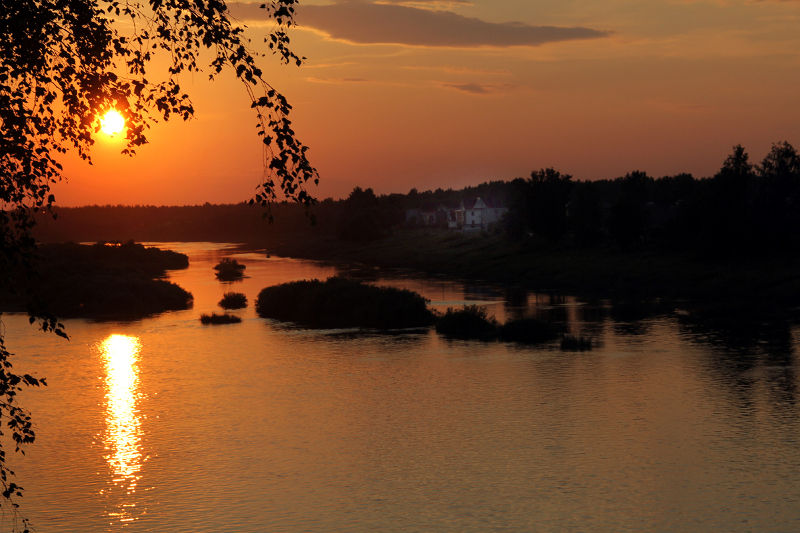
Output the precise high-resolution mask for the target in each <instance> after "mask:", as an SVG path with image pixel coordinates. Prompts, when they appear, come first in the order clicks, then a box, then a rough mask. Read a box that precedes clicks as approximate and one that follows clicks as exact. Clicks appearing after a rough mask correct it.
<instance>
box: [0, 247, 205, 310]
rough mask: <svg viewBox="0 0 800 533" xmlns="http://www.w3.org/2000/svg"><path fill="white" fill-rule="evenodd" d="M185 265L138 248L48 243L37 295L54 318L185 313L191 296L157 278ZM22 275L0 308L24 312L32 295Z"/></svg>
mask: <svg viewBox="0 0 800 533" xmlns="http://www.w3.org/2000/svg"><path fill="white" fill-rule="evenodd" d="M188 266H189V259H188V257H187V256H186V255H184V254H180V253H177V252H172V251H169V250H160V249H158V248H145V247H144V246H142V245H141V244H135V243H133V242H128V243H97V244H94V245H80V244H74V243H66V244H51V245H48V246H44V247H42V249H41V257H40V260H39V264H38V272H39V274H40V275H41V279H40V281H38V282H37V283H35V284H34V286H38V287H39V295H40V296H41V297H42V298H43V300H44V301H45V302H46V303H47V304H49V305H50V306H51V307H52V308H53V310H54V312H55V313H56V315H58V316H59V317H65V318H69V317H92V318H100V317H125V318H141V317H144V316H147V315H152V314H155V313H160V312H163V311H170V310H180V309H187V308H189V307H190V306H191V304H192V300H193V298H192V294H191V293H189V292H187V291H186V290H184V289H183V288H181V287H179V286H178V285H175V284H174V283H170V282H168V281H165V280H162V279H155V278H158V277H162V276H164V275H165V274H166V271H167V270H174V269H182V268H187V267H188ZM29 285H30V281H29V280H27V279H26V278H25V277H24V276H22V275H21V274H20V275H18V276H17V278H16V283H15V287H16V288H17V292H18V294H16V295H15V294H13V291H10V290H4V291H2V292H0V309H1V310H4V311H23V310H25V309H26V306H27V305H28V303H29V302H30V301H32V298H33V297H34V296H35V294H36V293H32V292H28V290H27V289H26V287H28V286H29Z"/></svg>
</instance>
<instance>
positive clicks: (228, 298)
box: [218, 292, 247, 309]
mask: <svg viewBox="0 0 800 533" xmlns="http://www.w3.org/2000/svg"><path fill="white" fill-rule="evenodd" d="M218 305H219V306H220V307H222V308H223V309H244V308H245V307H247V296H245V295H244V294H242V293H241V292H226V293H225V294H223V295H222V300H220V301H219V304H218Z"/></svg>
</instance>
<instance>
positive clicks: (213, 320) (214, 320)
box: [200, 313, 242, 324]
mask: <svg viewBox="0 0 800 533" xmlns="http://www.w3.org/2000/svg"><path fill="white" fill-rule="evenodd" d="M241 321H242V319H241V318H240V317H238V316H236V315H229V314H228V313H222V314H221V315H218V314H217V313H211V314H210V315H207V314H205V313H203V314H202V315H200V322H202V323H203V324H238V323H239V322H241Z"/></svg>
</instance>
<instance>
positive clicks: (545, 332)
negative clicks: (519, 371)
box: [436, 305, 561, 344]
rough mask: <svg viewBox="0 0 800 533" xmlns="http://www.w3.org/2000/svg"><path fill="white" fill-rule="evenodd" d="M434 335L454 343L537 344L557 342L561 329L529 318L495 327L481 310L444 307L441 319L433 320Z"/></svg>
mask: <svg viewBox="0 0 800 533" xmlns="http://www.w3.org/2000/svg"><path fill="white" fill-rule="evenodd" d="M436 332H437V333H439V334H441V335H444V336H445V337H450V338H455V339H476V340H483V341H491V340H501V341H505V342H518V343H522V344H539V343H542V342H548V341H552V340H555V339H557V338H558V337H559V335H560V332H561V329H560V328H559V327H558V326H557V325H556V324H554V323H552V322H548V321H546V320H541V319H539V318H533V317H525V318H517V319H512V320H508V321H507V322H506V323H504V324H499V323H498V322H497V319H495V317H493V316H489V314H488V312H487V310H486V308H485V307H482V306H478V305H465V306H464V307H463V308H461V309H453V308H452V307H448V308H447V311H446V312H445V313H444V314H443V315H440V316H439V317H437V318H436Z"/></svg>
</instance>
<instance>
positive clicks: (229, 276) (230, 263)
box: [214, 257, 247, 281]
mask: <svg viewBox="0 0 800 533" xmlns="http://www.w3.org/2000/svg"><path fill="white" fill-rule="evenodd" d="M246 268H247V266H245V265H243V264H241V263H240V262H239V261H237V260H236V259H230V258H228V257H225V258H224V259H222V261H220V262H219V263H217V265H216V266H215V267H214V270H216V271H217V273H216V276H217V279H218V280H220V281H234V280H239V279H242V278H243V277H244V270H245V269H246Z"/></svg>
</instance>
